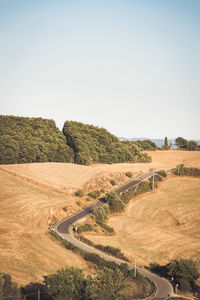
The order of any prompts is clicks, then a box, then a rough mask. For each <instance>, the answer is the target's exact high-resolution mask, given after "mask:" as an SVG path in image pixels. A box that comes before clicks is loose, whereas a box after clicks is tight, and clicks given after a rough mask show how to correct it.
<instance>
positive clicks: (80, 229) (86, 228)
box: [77, 223, 94, 233]
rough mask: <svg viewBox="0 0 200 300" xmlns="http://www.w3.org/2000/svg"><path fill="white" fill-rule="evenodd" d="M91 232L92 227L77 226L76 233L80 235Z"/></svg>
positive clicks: (88, 225)
mask: <svg viewBox="0 0 200 300" xmlns="http://www.w3.org/2000/svg"><path fill="white" fill-rule="evenodd" d="M93 230H94V228H93V227H92V225H90V224H88V223H86V224H84V225H79V226H78V229H77V232H78V233H82V232H84V231H93Z"/></svg>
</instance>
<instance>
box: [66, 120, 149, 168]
mask: <svg viewBox="0 0 200 300" xmlns="http://www.w3.org/2000/svg"><path fill="white" fill-rule="evenodd" d="M63 133H64V135H65V136H66V140H67V145H69V146H70V147H71V148H72V149H73V151H74V153H75V162H76V163H78V164H83V165H89V164H91V163H95V162H100V163H119V162H126V161H132V162H135V161H144V162H145V161H151V159H150V157H149V156H148V155H146V154H143V153H141V149H140V148H139V147H137V145H135V144H134V143H133V142H121V141H120V140H119V139H118V138H117V137H116V136H114V135H113V134H111V133H110V132H108V131H107V130H106V129H104V128H99V127H97V126H93V125H87V124H83V123H80V122H75V121H66V122H65V124H64V127H63Z"/></svg>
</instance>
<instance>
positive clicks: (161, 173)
mask: <svg viewBox="0 0 200 300" xmlns="http://www.w3.org/2000/svg"><path fill="white" fill-rule="evenodd" d="M157 173H158V174H159V175H161V176H162V177H167V172H166V171H165V170H160V171H159V172H157Z"/></svg>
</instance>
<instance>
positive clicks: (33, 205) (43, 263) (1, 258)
mask: <svg viewBox="0 0 200 300" xmlns="http://www.w3.org/2000/svg"><path fill="white" fill-rule="evenodd" d="M0 191H1V193H0V270H1V271H2V272H5V273H9V274H11V276H12V278H13V280H14V281H16V282H17V283H19V284H27V283H29V282H35V281H37V280H41V279H42V276H43V275H45V274H49V273H51V272H55V271H56V270H57V269H59V268H61V267H62V266H65V265H66V264H68V265H76V266H80V267H82V268H86V267H87V264H86V263H85V262H84V261H83V260H82V259H81V258H79V256H77V255H75V254H73V253H72V252H71V251H66V250H65V249H63V248H61V247H60V246H59V245H57V244H56V243H55V242H54V241H52V240H51V239H50V238H49V237H48V236H47V234H46V233H47V231H48V222H49V221H50V219H52V218H53V219H54V218H55V217H57V216H59V218H62V217H64V215H65V214H66V213H65V214H64V211H63V210H62V207H63V206H64V205H67V204H68V202H70V205H71V204H72V203H71V202H72V199H70V198H66V196H63V195H61V194H59V193H56V192H52V191H49V190H45V189H42V188H40V187H38V186H36V185H33V184H30V183H28V182H26V181H23V180H21V179H18V178H16V177H14V176H12V175H10V174H7V173H5V172H3V171H1V170H0Z"/></svg>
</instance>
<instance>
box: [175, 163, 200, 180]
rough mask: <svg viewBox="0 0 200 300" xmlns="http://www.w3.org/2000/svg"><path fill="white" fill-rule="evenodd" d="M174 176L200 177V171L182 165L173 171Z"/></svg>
mask: <svg viewBox="0 0 200 300" xmlns="http://www.w3.org/2000/svg"><path fill="white" fill-rule="evenodd" d="M173 174H175V175H178V176H195V177H196V176H200V169H198V168H187V167H185V166H184V165H183V164H180V165H178V166H177V167H176V169H175V170H174V171H173Z"/></svg>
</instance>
